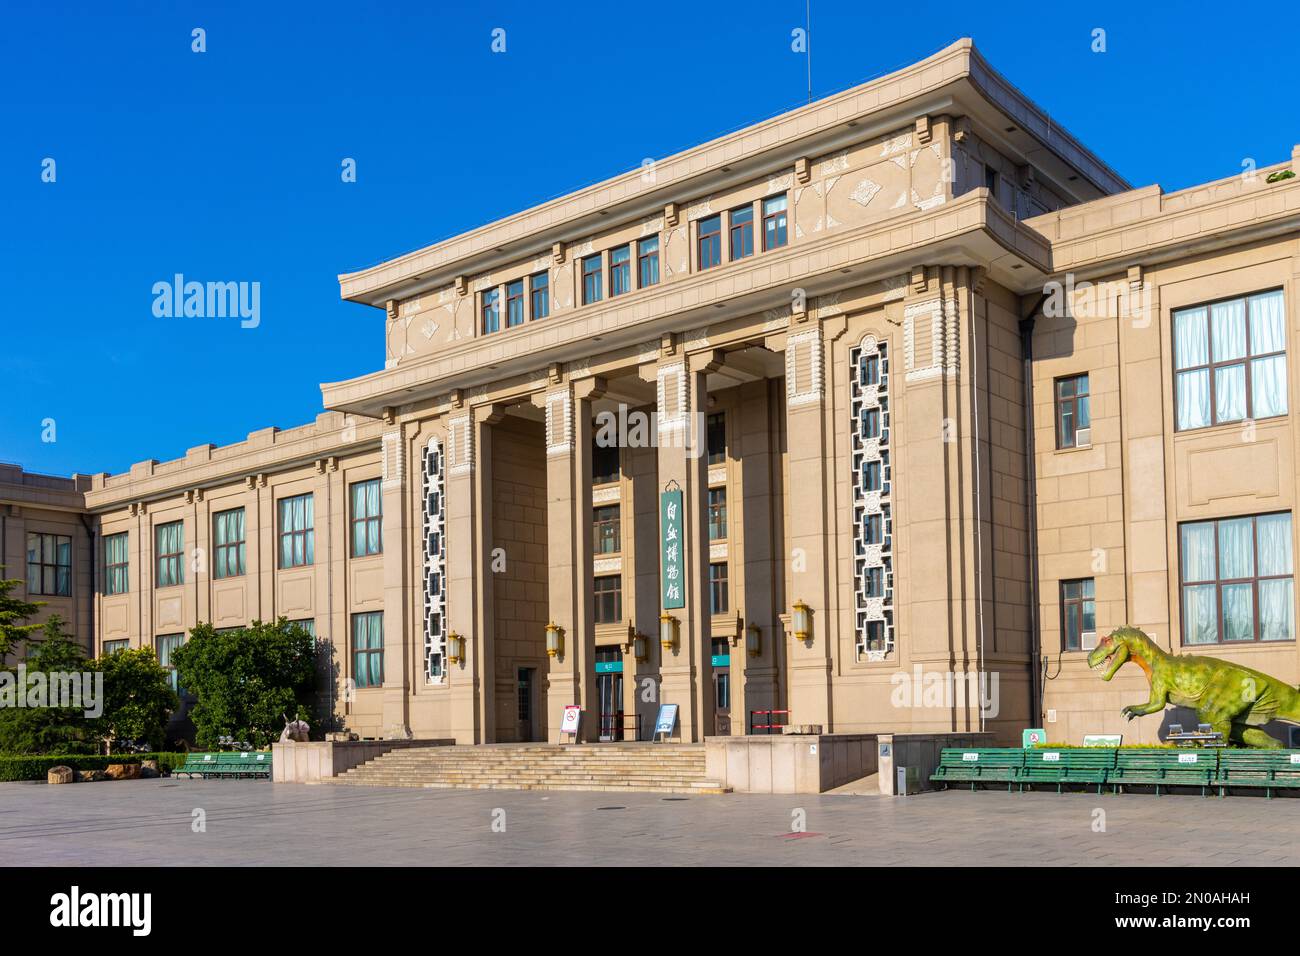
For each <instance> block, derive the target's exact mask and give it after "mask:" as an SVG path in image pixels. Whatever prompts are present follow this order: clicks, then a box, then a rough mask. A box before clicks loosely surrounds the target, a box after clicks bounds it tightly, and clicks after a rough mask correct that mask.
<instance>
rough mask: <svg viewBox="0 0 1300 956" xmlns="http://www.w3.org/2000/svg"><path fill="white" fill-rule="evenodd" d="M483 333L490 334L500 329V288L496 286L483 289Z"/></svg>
mask: <svg viewBox="0 0 1300 956" xmlns="http://www.w3.org/2000/svg"><path fill="white" fill-rule="evenodd" d="M482 317H483V334H484V335H490V334H491V333H493V332H497V331H499V330H500V329H501V290H500V289H497V288H491V289H484V290H483V305H482Z"/></svg>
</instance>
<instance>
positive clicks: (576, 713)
mask: <svg viewBox="0 0 1300 956" xmlns="http://www.w3.org/2000/svg"><path fill="white" fill-rule="evenodd" d="M581 717H582V708H581V707H579V706H578V705H577V704H569V705H568V706H566V707H565V708H564V718H563V719H562V720H561V721H560V733H562V734H576V733H577V732H578V720H579V718H581Z"/></svg>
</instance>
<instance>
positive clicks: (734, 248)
mask: <svg viewBox="0 0 1300 956" xmlns="http://www.w3.org/2000/svg"><path fill="white" fill-rule="evenodd" d="M728 216H730V218H731V261H732V262H735V261H736V260H737V259H745V258H748V257H749V256H752V255H753V254H754V207H753V206H741V207H740V208H739V209H733V210H731V212H730V213H728Z"/></svg>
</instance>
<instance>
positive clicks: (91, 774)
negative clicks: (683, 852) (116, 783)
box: [77, 770, 108, 783]
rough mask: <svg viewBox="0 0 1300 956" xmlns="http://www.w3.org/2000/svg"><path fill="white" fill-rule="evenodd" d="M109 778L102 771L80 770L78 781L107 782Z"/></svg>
mask: <svg viewBox="0 0 1300 956" xmlns="http://www.w3.org/2000/svg"><path fill="white" fill-rule="evenodd" d="M107 779H108V776H107V775H106V774H105V773H104V771H102V770H78V771H77V780H78V782H80V783H94V782H95V781H96V780H107Z"/></svg>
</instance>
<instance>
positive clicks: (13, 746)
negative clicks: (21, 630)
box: [0, 614, 99, 754]
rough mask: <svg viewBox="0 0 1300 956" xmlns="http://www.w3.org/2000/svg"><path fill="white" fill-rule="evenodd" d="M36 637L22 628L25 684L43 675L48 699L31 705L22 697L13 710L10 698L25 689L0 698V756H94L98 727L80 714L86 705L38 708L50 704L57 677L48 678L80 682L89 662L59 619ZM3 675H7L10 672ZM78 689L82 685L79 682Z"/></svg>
mask: <svg viewBox="0 0 1300 956" xmlns="http://www.w3.org/2000/svg"><path fill="white" fill-rule="evenodd" d="M40 629H41V636H40V638H39V639H38V638H34V637H31V636H30V634H31V629H30V628H27V630H26V633H27V635H28V636H27V637H26V640H27V642H28V643H27V658H26V661H25V662H24V667H25V669H26V674H27V683H33V682H34V679H35V675H37V674H43V675H44V679H45V687H46V690H47V693H48V694H49V696H48V697H47V698H46V700H44V701H40V702H39V703H40V704H41V705H42V706H31V704H33V703H37V702H35V701H32V700H30V696H26V697H25V699H24V701H23V703H24V706H17V701H16V699H10V697H11V696H14V695H17V694H22V695H27V694H28V688H27V687H25V686H22V685H17V686H15V687H14V688H13V690H12V692H11V693H5V694H0V704H3V706H0V752H5V753H22V754H48V753H86V754H90V753H95V752H96V750H97V749H98V743H99V737H98V732H97V731H98V728H97V726H96V724H97V723H98V722H97V721H96V720H95V719H93V718H91V717H87V716H86V711H87V710H88V709H89V707H90V702H89V701H86V700H84V698H83V706H81V707H51V706H43V705H44V704H47V703H53V702H54V688H55V686H57V685H56V681H57V680H58V679H57V678H53V679H52V676H51V675H55V674H72V675H75V679H76V680H77V681H79V682H80V681H81V675H82V674H83V673H93V672H94V671H95V669H96V667H95V661H91V660H87V658H86V653H85V651H83V650H82V648H81V645H79V644H77V643H76V642H75V641H73V640H72V639H71V638H70V637H69V636H68V635H67V634H65V633H64V631H63V621H62V620H61V619H60V618H59V616H58V615H57V614H56V615H51V616H50V619H49V620H48V621H46V622H45V623H44V624H43V625H41V626H40ZM9 673H11V674H12V673H13V672H12V671H11V672H9ZM83 687H84V684H83Z"/></svg>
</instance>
